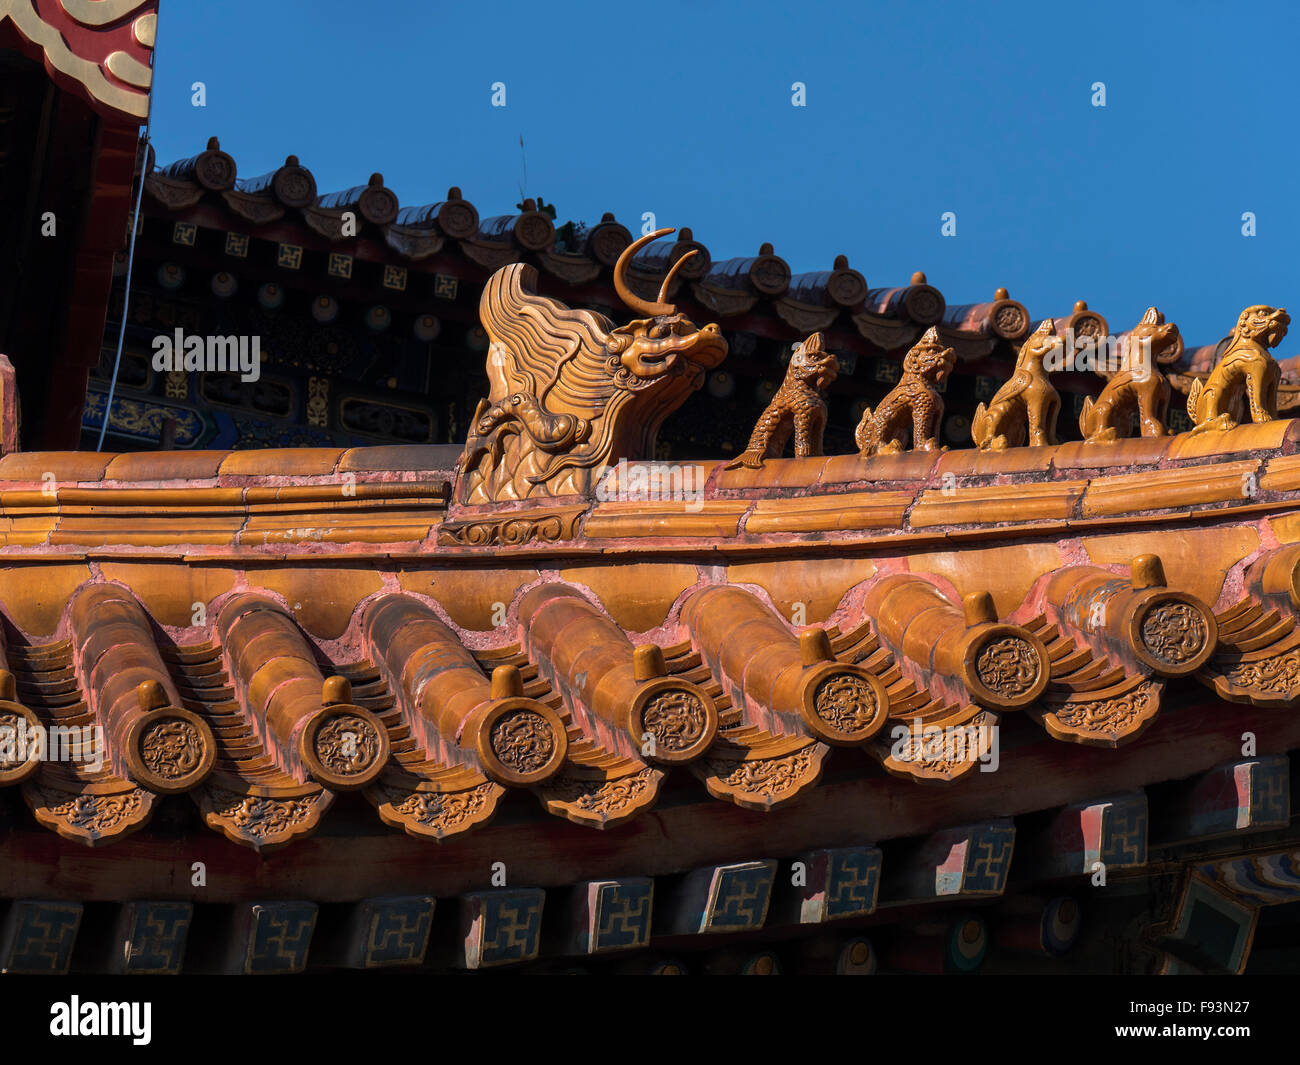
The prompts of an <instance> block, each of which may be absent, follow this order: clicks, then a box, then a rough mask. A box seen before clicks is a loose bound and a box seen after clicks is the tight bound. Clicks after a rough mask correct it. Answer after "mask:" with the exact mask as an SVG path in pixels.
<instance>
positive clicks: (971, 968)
mask: <svg viewBox="0 0 1300 1065" xmlns="http://www.w3.org/2000/svg"><path fill="white" fill-rule="evenodd" d="M988 947H989V933H988V927H987V925H985V923H984V920H983V918H981V917H978V916H976V915H974V914H965V915H963V916H961V917H958V918H957V919H956V920H954V921H951V922H949V923H948V924H947V925H946V926H934V927H923V928H922V929H920V930H918V931H917V932H916V933H915V934H912V935H905V936H902V937H900V938H898V939H895V940H894V941H892V942H890V943H889V944H888V945H887V946H886V948H885V950H884V951H883V955H884V957H883V959H882V964H883V965H884V967H885V968H887V969H889V970H892V971H894V972H901V973H926V974H935V975H938V974H941V973H948V974H952V973H973V972H975V970H977V969H978V968H979V967H980V966H981V965H983V964H984V958H985V956H986V955H987V953H988Z"/></svg>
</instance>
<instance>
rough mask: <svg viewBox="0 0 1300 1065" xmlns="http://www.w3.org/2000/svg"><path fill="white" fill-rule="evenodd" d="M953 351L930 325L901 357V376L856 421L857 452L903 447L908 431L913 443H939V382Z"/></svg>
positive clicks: (931, 446) (920, 447)
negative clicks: (874, 406) (889, 389)
mask: <svg viewBox="0 0 1300 1065" xmlns="http://www.w3.org/2000/svg"><path fill="white" fill-rule="evenodd" d="M955 362H956V355H955V353H954V352H953V349H952V348H949V347H945V346H944V344H943V342H942V341H941V340H940V339H939V332H938V330H936V329H935V327H934V326H930V328H929V329H927V330H926V331H925V334H924V335H923V336H922V337H921V339H920V340H918V341H917V342H916V344H915V345H914V346H913V348H912V350H911V351H909V352H908V353H907V354H906V355H905V356H904V357H903V376H902V378H901V379H900V380H899V382H898V384H896V385H895V386H894V387H893V389H892V390H891V391H890V393H889V395H887V396H886V397H885V398H884V399H882V400H881V401H880V404H879V405H878V406H877V407H876V409H875V410H874V411H873V410H872V409H871V408H870V407H868V408H867V409H866V410H865V411H863V413H862V420H861V421H860V422H858V429H857V432H856V433H854V435H853V439H854V440H855V441H857V445H858V453H859V454H860V455H861V456H862V457H863V458H866V457H867V456H869V455H893V454H897V453H898V452H900V451H902V450H903V445H904V440H905V439H906V437H907V431H908V430H909V429H910V430H911V431H912V447H913V449H914V450H917V451H934V450H935V449H936V448H938V446H939V441H938V434H939V422H940V421H941V419H942V418H943V396H941V395H940V394H939V391H938V387H937V386H938V385H939V383H940V382H942V381H943V379H944V378H945V377H947V376H948V374H950V373H952V368H953V365H954V364H955Z"/></svg>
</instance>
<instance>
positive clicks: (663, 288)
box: [659, 248, 699, 313]
mask: <svg viewBox="0 0 1300 1065" xmlns="http://www.w3.org/2000/svg"><path fill="white" fill-rule="evenodd" d="M698 253H699V249H698V248H692V249H691V250H690V251H688V252H687V253H686V254H685V255H682V256H679V257H678V259H677V261H676V262H675V263H673V265H672V267H671V268H670V269H669V271H668V276H667V277H665V278H664V283H663V284H662V285H660V286H659V305H660V306H661V307H671V308H672V309H673V310H674V311H675V310H676V309H677V304H675V303H668V302H667V296H668V286H669V285H671V284H672V283H673V278H674V277H676V276H677V271H678V270H680V269H681V268H682V263H684V262H685V261H686V260H687V259H689V258H690V257H691V256H692V255H696V254H698ZM669 313H671V312H669Z"/></svg>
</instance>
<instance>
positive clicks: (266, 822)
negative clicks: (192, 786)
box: [205, 787, 321, 840]
mask: <svg viewBox="0 0 1300 1065" xmlns="http://www.w3.org/2000/svg"><path fill="white" fill-rule="evenodd" d="M205 798H206V800H207V802H208V803H210V804H211V808H212V812H213V814H214V815H215V816H216V817H217V818H219V819H221V820H223V821H227V822H229V823H230V824H231V825H232V826H234V827H235V828H236V829H237V830H238V831H239V833H240V834H241V835H243V836H246V837H248V838H250V839H254V840H265V839H267V838H269V837H271V836H278V835H282V834H284V833H286V832H292V831H293V830H294V829H298V828H304V827H306V826H307V825H308V824H309V823H310V822H311V821H312V820H314V818H315V815H316V806H317V805H318V804H319V803H320V798H321V795H320V793H317V794H315V795H303V796H294V797H290V798H283V799H274V798H270V797H268V796H264V795H241V794H239V793H238V792H234V791H227V790H226V789H225V788H218V787H209V788H208V789H207V791H206V793H205Z"/></svg>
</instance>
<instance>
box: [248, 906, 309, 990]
mask: <svg viewBox="0 0 1300 1065" xmlns="http://www.w3.org/2000/svg"><path fill="white" fill-rule="evenodd" d="M318 910H319V907H318V906H317V905H316V904H315V903H314V902H261V903H257V904H255V905H253V906H252V907H251V909H250V911H249V915H248V916H249V928H248V950H247V953H246V954H245V955H244V972H246V973H300V972H302V970H303V969H304V968H306V965H307V950H308V948H309V947H310V946H311V937H312V932H314V931H315V929H316V914H317V912H318Z"/></svg>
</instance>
